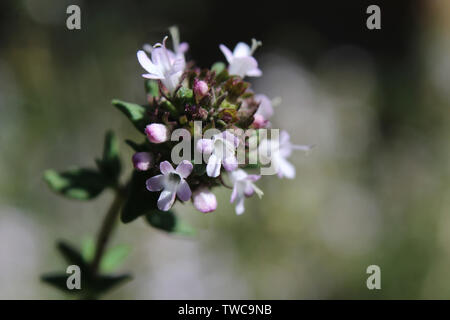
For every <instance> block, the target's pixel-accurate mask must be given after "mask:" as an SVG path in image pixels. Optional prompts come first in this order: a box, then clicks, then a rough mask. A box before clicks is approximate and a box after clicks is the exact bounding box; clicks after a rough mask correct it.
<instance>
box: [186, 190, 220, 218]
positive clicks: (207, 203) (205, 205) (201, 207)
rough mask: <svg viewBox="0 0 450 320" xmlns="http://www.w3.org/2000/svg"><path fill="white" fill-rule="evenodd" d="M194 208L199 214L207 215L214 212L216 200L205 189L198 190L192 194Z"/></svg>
mask: <svg viewBox="0 0 450 320" xmlns="http://www.w3.org/2000/svg"><path fill="white" fill-rule="evenodd" d="M192 197H193V199H194V201H193V202H194V207H195V209H197V210H198V211H200V212H203V213H208V212H212V211H214V210H216V208H217V200H216V196H215V195H214V193H212V192H211V191H209V190H208V189H206V188H201V189H198V190H197V191H195V192H194V194H193V196H192Z"/></svg>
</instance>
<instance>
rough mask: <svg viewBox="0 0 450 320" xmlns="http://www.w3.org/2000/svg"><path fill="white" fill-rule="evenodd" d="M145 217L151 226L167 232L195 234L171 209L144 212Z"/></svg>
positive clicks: (184, 234)
mask: <svg viewBox="0 0 450 320" xmlns="http://www.w3.org/2000/svg"><path fill="white" fill-rule="evenodd" d="M145 218H146V220H147V222H148V223H149V224H150V225H151V226H153V227H155V228H157V229H160V230H164V231H166V232H169V233H173V234H177V235H182V236H191V235H194V234H195V230H194V229H193V228H192V227H190V226H189V225H187V224H186V223H184V222H182V221H180V220H179V219H178V218H177V216H176V215H175V214H174V213H173V212H172V211H160V210H157V209H156V210H153V211H151V212H149V213H148V214H146V215H145Z"/></svg>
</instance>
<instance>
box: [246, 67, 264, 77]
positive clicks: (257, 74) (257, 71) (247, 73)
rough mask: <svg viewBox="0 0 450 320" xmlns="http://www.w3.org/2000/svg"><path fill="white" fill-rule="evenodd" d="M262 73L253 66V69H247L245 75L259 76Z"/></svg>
mask: <svg viewBox="0 0 450 320" xmlns="http://www.w3.org/2000/svg"><path fill="white" fill-rule="evenodd" d="M262 74H263V73H262V71H261V69H258V68H254V69H251V70H249V71H247V72H246V74H245V75H247V76H249V77H261V76H262Z"/></svg>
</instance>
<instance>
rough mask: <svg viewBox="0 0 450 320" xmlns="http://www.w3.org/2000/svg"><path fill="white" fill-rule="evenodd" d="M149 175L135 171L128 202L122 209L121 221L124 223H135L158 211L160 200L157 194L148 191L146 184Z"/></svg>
mask: <svg viewBox="0 0 450 320" xmlns="http://www.w3.org/2000/svg"><path fill="white" fill-rule="evenodd" d="M147 179H148V175H147V174H146V173H145V172H139V171H136V170H135V171H133V175H132V177H131V182H130V187H129V191H128V196H127V200H126V201H125V204H124V206H123V208H122V213H121V216H120V219H121V220H122V222H123V223H128V222H131V221H133V220H134V219H136V218H137V217H139V216H142V215H144V214H146V213H148V212H150V211H152V210H154V209H156V208H157V207H156V201H157V200H158V196H159V195H158V193H157V192H150V191H148V190H147V188H146V185H145V182H146V180H147Z"/></svg>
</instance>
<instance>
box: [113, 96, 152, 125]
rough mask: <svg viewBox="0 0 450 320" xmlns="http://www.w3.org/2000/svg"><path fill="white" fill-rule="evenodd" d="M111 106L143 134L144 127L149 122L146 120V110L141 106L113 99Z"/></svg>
mask: <svg viewBox="0 0 450 320" xmlns="http://www.w3.org/2000/svg"><path fill="white" fill-rule="evenodd" d="M112 104H113V105H114V106H115V107H116V108H117V109H119V110H120V111H122V112H123V113H124V114H125V115H126V116H127V117H128V119H130V121H131V122H132V123H133V124H134V126H135V127H136V128H137V129H138V130H139V131H140V132H141V133H144V130H145V126H146V125H147V124H149V122H150V121H149V119H148V118H147V115H146V110H145V108H144V107H143V106H141V105H138V104H135V103H130V102H125V101H121V100H117V99H114V100H113V101H112Z"/></svg>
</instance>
